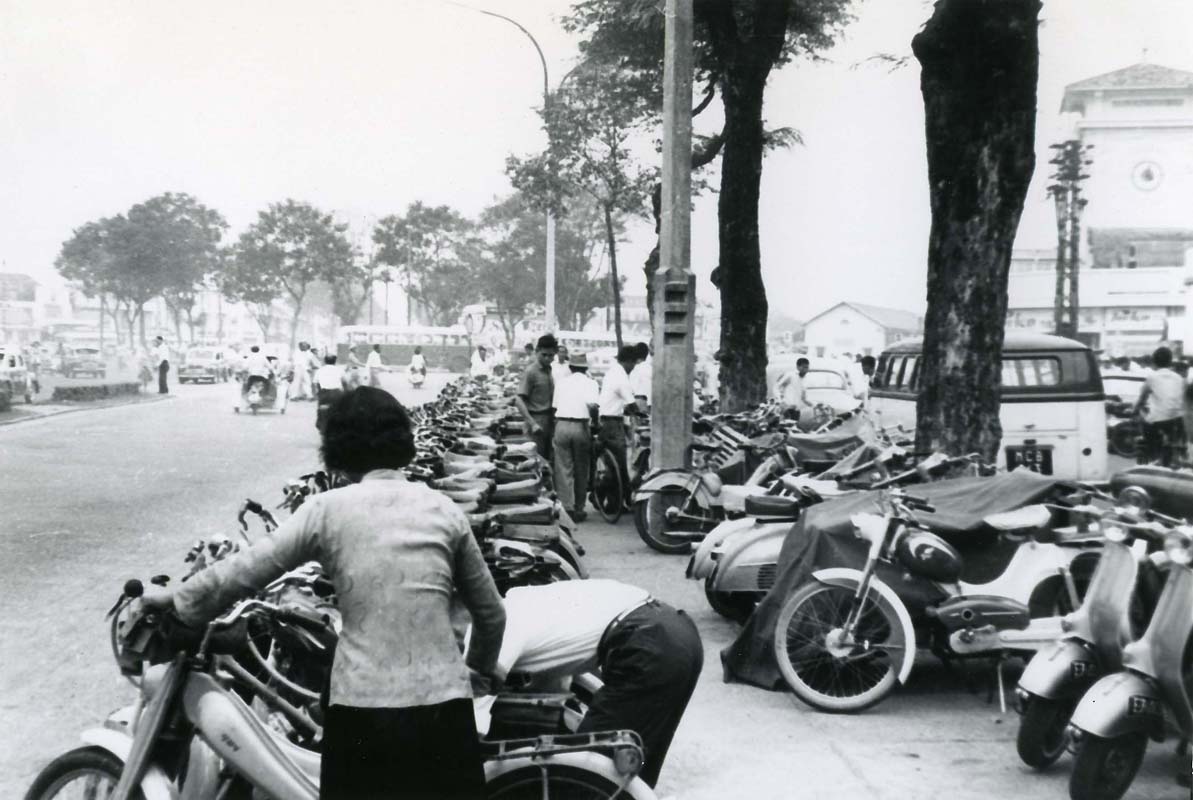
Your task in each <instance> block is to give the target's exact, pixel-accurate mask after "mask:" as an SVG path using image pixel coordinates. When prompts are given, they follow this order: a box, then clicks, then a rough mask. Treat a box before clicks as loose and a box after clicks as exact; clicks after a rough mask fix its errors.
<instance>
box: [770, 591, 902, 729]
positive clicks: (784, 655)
mask: <svg viewBox="0 0 1193 800" xmlns="http://www.w3.org/2000/svg"><path fill="white" fill-rule="evenodd" d="M853 595H854V591H853V589H851V588H846V587H844V586H832V585H829V584H823V583H820V582H818V581H813V582H811V583H807V584H804V586H803V587H801V588H800V589H797V590H796V591H795V592H794V593H793V594H792V595H791V597H789V598H787V602H786V603H784V604H783V610H782V611H780V612H779V619H778V622H777V623H776V624H775V637H774V638H775V643H774V646H775V660H776V661H777V662H778V666H779V672H781V673H782V674H783V679H784V680H785V681H787V684H788V685H789V686H790V687H791V689H792V691H794V692H795V694H796V696H797V697H799V699H800V700H803V701H804V702H805V703H807V704H808V705H810V706H812V707H813V708H815V709H818V710H820V711H828V712H835V713H839V712H849V711H861V710H862V709H864V708H868V707H869V706H872V705H874V704H875V703H877V702H879V701H880V700H882V699H883V698H885V697H886V696H887V695H888V694H890V693H891V691H893V690H894V688H895V681H896V679H897V676H898V671H899V665H898V659H899V658H900V657H902V654H903V650H904V644H905V643H904V642H902V635H901V634H902V627H901V626H900V624H899V618H898V616H897V615H896V614H895V611H894V609H892V608H890V607H889V606H888V605H887V604H886V603H884V602H879V601H878V600H876V599H875V597H874V596H873V595H871V596H870V597H868V598H867V599H866V604H865V606H864V607H863V608H862V611H861V615H860V617H859V619H858V624H857V629H856V631H855V632H854V635H853V637H852V641H846V640H845V639H844V638H843V636H842V628H843V627H844V625H845V620H846V618H847V617H848V616H849V610H850V606H851V605H852V603H853ZM908 644H911V643H908ZM892 651H893V652H892Z"/></svg>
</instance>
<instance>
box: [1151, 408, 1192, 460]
mask: <svg viewBox="0 0 1193 800" xmlns="http://www.w3.org/2000/svg"><path fill="white" fill-rule="evenodd" d="M1184 444H1185V420H1184V419H1182V418H1181V417H1177V418H1176V419H1166V420H1164V421H1163V422H1145V423H1143V453H1144V458H1145V459H1146V460H1147V461H1148V462H1149V463H1150V462H1153V461H1159V462H1160V464H1162V465H1163V466H1165V467H1170V466H1172V460H1173V459H1172V457H1173V455H1174V452H1173V451H1174V450H1175V449H1178V448H1179V449H1183V447H1184Z"/></svg>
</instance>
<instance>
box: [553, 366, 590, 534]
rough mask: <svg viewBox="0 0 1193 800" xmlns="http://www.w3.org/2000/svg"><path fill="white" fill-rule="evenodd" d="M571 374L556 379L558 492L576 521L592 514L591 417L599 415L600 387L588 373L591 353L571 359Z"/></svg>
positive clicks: (556, 482)
mask: <svg viewBox="0 0 1193 800" xmlns="http://www.w3.org/2000/svg"><path fill="white" fill-rule="evenodd" d="M568 370H569V371H568V375H567V376H566V377H564V378H562V379H561V380H557V381H556V382H555V399H554V402H553V403H552V405H554V406H555V435H554V437H553V443H554V446H555V493H556V494H557V495H559V501H560V502H561V503H563V507H564V508H565V509H567V512H568V514H569V515H570V516H571V518H572V519H574V520H575V521H576V522H583V521H584V520H585V519H586V518H587V517H588V512H586V511H585V510H584V505H585V502H586V500H587V498H588V479H589V474H588V471H589V465H590V464H591V459H592V428H591V427H590V425H591V420H592V418H593V417H595V416H596V412H597V403H598V400H599V395H600V387H598V386H597V384H596V381H594V380H593V379H592V378H590V377H588V357H587V356H585V355H584V354H583V353H579V354H578V355H576V356H575V357H574V358H572V359H571V360H570V361H569V362H568Z"/></svg>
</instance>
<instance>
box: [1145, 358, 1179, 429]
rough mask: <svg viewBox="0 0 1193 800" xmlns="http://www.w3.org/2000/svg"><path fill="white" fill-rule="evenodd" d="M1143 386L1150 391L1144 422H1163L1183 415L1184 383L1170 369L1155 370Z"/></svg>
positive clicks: (1150, 373) (1149, 374)
mask: <svg viewBox="0 0 1193 800" xmlns="http://www.w3.org/2000/svg"><path fill="white" fill-rule="evenodd" d="M1143 385H1144V386H1146V387H1147V388H1148V389H1150V390H1151V394H1150V395H1149V396H1148V398H1147V411H1145V412H1144V415H1143V419H1144V421H1145V422H1164V421H1165V420H1170V419H1178V418H1181V417H1183V416H1184V415H1185V381H1184V379H1182V378H1181V376H1180V375H1177V374H1176V373H1175V372H1173V371H1172V370H1170V369H1157V370H1153V371H1151V372H1149V373H1148V376H1147V377H1146V378H1144V379H1143Z"/></svg>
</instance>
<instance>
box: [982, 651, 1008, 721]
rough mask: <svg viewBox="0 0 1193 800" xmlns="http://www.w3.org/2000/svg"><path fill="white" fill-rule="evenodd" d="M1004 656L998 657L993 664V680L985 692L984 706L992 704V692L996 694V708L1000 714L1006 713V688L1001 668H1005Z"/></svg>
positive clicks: (1005, 659)
mask: <svg viewBox="0 0 1193 800" xmlns="http://www.w3.org/2000/svg"><path fill="white" fill-rule="evenodd" d="M1006 663H1007V657H1006V655H1000V656H999V657H998V658H997V659H996V660H995V662H994V680H992V681H990V683H989V684H988V685H989V689H988V691H987V692H986V704H987V705H990V704H991V703H993V702H994V692H995V691H997V692H998V708H999V711H1000V713H1002V714H1004V715H1005V714H1006V713H1007V688H1006V682H1005V681H1004V680H1003V667H1004V666H1006Z"/></svg>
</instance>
